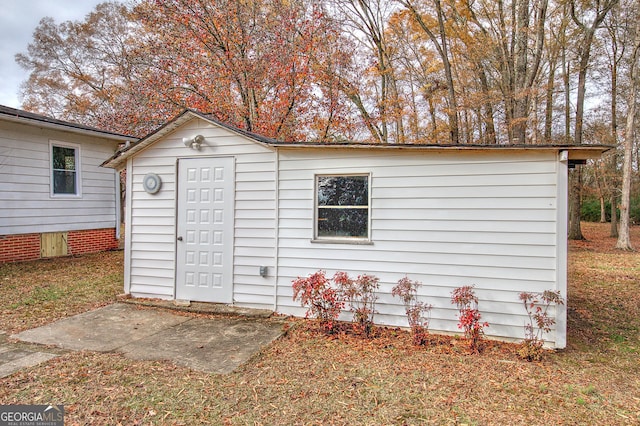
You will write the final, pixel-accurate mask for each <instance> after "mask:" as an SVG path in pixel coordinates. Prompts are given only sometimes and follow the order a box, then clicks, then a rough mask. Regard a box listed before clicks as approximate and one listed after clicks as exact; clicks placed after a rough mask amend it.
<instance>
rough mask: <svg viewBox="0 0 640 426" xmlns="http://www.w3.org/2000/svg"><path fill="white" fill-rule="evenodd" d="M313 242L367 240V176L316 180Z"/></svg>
mask: <svg viewBox="0 0 640 426" xmlns="http://www.w3.org/2000/svg"><path fill="white" fill-rule="evenodd" d="M315 238H316V239H344V240H369V174H354V175H317V176H316V229H315Z"/></svg>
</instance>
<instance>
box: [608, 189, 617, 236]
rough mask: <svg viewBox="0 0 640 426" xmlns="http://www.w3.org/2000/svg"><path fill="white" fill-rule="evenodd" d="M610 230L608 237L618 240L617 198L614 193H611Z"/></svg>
mask: <svg viewBox="0 0 640 426" xmlns="http://www.w3.org/2000/svg"><path fill="white" fill-rule="evenodd" d="M610 203H611V230H610V232H609V236H611V237H612V238H618V197H616V194H615V192H612V193H611V201H610Z"/></svg>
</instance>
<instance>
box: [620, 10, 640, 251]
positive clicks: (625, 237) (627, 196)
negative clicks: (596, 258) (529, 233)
mask: <svg viewBox="0 0 640 426" xmlns="http://www.w3.org/2000/svg"><path fill="white" fill-rule="evenodd" d="M636 8H637V9H636V14H635V16H636V27H635V37H634V43H633V51H632V54H631V59H630V64H631V65H630V66H629V68H630V69H629V80H630V84H631V87H630V90H629V101H628V102H627V105H628V107H627V108H628V110H627V123H626V127H625V132H624V160H623V163H622V196H621V199H620V230H619V234H618V241H617V242H616V248H617V249H621V250H633V247H632V246H631V238H630V235H629V213H630V207H631V173H632V172H633V170H632V168H633V164H632V162H633V139H634V136H635V122H636V101H637V98H638V96H637V92H638V85H639V84H640V81H639V80H640V78H639V76H640V73H638V59H639V58H640V8H639V7H638V6H636Z"/></svg>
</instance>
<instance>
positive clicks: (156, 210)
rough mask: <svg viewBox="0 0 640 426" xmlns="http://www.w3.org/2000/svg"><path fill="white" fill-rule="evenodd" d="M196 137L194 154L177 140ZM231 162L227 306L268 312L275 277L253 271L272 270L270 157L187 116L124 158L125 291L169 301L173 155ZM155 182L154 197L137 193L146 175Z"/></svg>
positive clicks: (173, 265) (173, 215)
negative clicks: (230, 300)
mask: <svg viewBox="0 0 640 426" xmlns="http://www.w3.org/2000/svg"><path fill="white" fill-rule="evenodd" d="M196 134H201V135H203V136H204V137H205V140H206V141H205V144H204V145H203V146H202V148H201V149H200V150H199V151H195V150H193V149H190V148H187V147H185V146H184V144H183V143H182V138H183V137H192V136H194V135H196ZM197 156H201V157H216V156H224V157H229V156H231V157H234V158H235V169H236V174H235V216H234V221H235V230H234V268H233V285H234V293H233V297H234V303H235V304H237V305H241V306H248V307H259V308H273V306H274V295H275V290H274V288H275V278H274V277H273V276H269V277H266V278H263V277H261V276H260V275H259V268H260V266H267V267H268V268H269V271H270V273H271V274H273V271H274V270H275V235H276V234H275V227H276V224H275V222H276V219H275V218H276V216H275V205H276V204H275V197H276V193H275V188H276V185H275V175H276V174H275V167H276V166H275V153H274V151H273V150H271V149H269V148H266V147H264V146H262V145H260V144H258V143H255V142H253V141H251V140H249V139H246V138H244V137H242V136H239V135H236V134H234V133H232V132H230V131H228V130H226V129H223V128H220V127H218V126H215V125H212V124H210V123H208V122H206V121H204V120H201V119H193V120H191V121H189V122H188V123H186V124H184V125H182V126H180V127H179V128H178V129H177V130H176V131H175V132H173V133H171V134H169V135H167V136H164V137H163V138H161V139H160V140H158V141H157V142H155V143H154V144H153V145H151V146H150V147H148V148H146V149H145V150H143V151H141V152H139V153H138V154H137V155H136V156H134V157H133V158H132V159H130V160H129V162H130V163H129V167H128V170H130V176H129V179H130V182H131V192H130V193H131V197H130V200H131V201H130V206H129V207H130V208H131V212H130V214H131V221H130V222H131V223H130V228H131V229H128V230H127V233H128V235H131V238H130V241H129V244H130V245H129V246H128V247H127V259H128V262H129V264H128V265H126V268H128V273H126V274H125V280H126V281H127V282H126V283H125V289H126V290H127V291H129V292H130V293H131V294H132V295H134V296H143V297H159V298H167V299H171V298H173V297H174V294H175V269H176V263H175V262H176V255H175V249H176V235H175V232H176V188H177V183H176V164H177V160H178V159H180V158H190V157H197ZM150 172H152V173H156V174H158V175H159V176H160V178H161V179H162V189H161V190H160V192H158V193H157V194H155V195H149V194H147V193H146V192H144V189H143V187H142V179H143V177H144V175H145V174H147V173H150Z"/></svg>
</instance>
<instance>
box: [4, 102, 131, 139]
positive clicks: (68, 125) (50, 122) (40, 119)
mask: <svg viewBox="0 0 640 426" xmlns="http://www.w3.org/2000/svg"><path fill="white" fill-rule="evenodd" d="M0 120H3V121H10V122H15V123H23V124H30V125H35V126H39V127H42V128H47V129H53V130H63V131H66V132H72V133H79V134H84V135H90V136H97V137H101V138H105V139H112V140H116V141H120V142H126V141H136V140H137V138H135V137H133V136H129V135H123V134H120V133H114V132H108V131H106V130H101V129H97V128H95V127H90V126H85V125H82V124H78V123H72V122H69V121H63V120H58V119H55V118H51V117H47V116H45V115H40V114H35V113H33V112H29V111H23V110H21V109H16V108H11V107H8V106H4V105H0Z"/></svg>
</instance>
